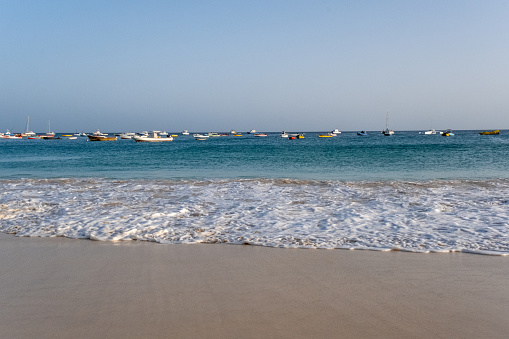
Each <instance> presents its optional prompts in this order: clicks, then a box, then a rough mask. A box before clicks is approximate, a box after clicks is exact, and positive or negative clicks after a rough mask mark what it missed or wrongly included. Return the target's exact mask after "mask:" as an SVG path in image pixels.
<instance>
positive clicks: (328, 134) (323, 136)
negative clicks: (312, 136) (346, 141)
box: [318, 132, 336, 138]
mask: <svg viewBox="0 0 509 339" xmlns="http://www.w3.org/2000/svg"><path fill="white" fill-rule="evenodd" d="M335 136H336V133H333V132H329V133H327V134H318V137H319V138H332V137H335Z"/></svg>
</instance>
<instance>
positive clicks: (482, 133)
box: [479, 129, 500, 135]
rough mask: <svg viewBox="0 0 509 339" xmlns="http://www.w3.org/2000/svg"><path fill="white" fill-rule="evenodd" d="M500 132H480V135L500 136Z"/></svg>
mask: <svg viewBox="0 0 509 339" xmlns="http://www.w3.org/2000/svg"><path fill="white" fill-rule="evenodd" d="M499 133H500V130H498V129H496V130H494V131H486V132H479V134H480V135H492V134H499Z"/></svg>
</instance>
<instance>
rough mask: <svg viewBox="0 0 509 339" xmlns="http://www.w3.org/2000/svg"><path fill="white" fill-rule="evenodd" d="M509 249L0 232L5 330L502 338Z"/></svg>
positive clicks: (0, 316) (507, 326)
mask: <svg viewBox="0 0 509 339" xmlns="http://www.w3.org/2000/svg"><path fill="white" fill-rule="evenodd" d="M508 281H509V258H507V257H493V256H483V255H473V254H460V253H457V254H415V253H405V252H374V251H348V250H307V249H278V248H264V247H257V246H240V245H237V246H235V245H203V244H202V245H160V244H154V243H147V242H121V243H111V242H98V241H89V240H73V239H64V238H18V237H14V236H12V235H6V234H0V337H1V338H36V337H37V338H99V337H101V338H141V337H143V338H168V337H172V338H198V337H200V338H290V337H291V338H311V337H329V338H339V337H341V338H354V337H355V338H375V337H378V338H381V337H397V338H430V337H432V338H505V337H507V333H509V322H508V321H507V318H508V315H509V288H508V283H507V282H508Z"/></svg>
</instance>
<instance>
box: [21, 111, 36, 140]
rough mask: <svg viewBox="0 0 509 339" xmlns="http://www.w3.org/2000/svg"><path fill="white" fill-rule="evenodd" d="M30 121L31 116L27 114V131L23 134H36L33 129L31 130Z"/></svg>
mask: <svg viewBox="0 0 509 339" xmlns="http://www.w3.org/2000/svg"><path fill="white" fill-rule="evenodd" d="M29 122H30V117H29V116H27V125H26V128H25V133H23V134H24V135H26V136H34V135H35V133H34V132H33V131H30V130H29Z"/></svg>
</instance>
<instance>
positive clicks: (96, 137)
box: [88, 135, 117, 141]
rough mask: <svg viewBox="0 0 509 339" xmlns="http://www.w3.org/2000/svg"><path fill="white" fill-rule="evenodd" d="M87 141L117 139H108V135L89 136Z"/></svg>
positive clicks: (113, 138) (114, 138) (111, 138)
mask: <svg viewBox="0 0 509 339" xmlns="http://www.w3.org/2000/svg"><path fill="white" fill-rule="evenodd" d="M88 140H90V141H115V140H117V137H115V136H113V137H110V136H108V135H89V136H88Z"/></svg>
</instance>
